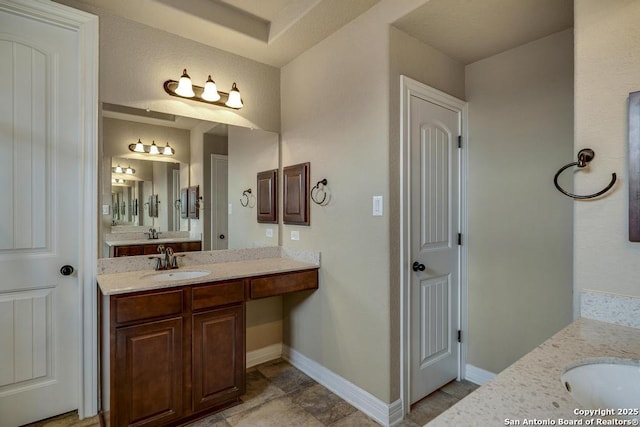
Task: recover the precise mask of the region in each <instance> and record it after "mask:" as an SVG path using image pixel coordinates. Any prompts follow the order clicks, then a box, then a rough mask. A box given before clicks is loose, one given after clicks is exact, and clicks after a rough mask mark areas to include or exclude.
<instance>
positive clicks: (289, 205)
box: [282, 162, 311, 225]
mask: <svg viewBox="0 0 640 427" xmlns="http://www.w3.org/2000/svg"><path fill="white" fill-rule="evenodd" d="M310 168H311V165H310V164H309V163H308V162H307V163H301V164H299V165H293V166H287V167H285V168H283V169H282V174H283V187H284V203H283V207H282V210H283V215H282V216H283V221H284V223H285V224H294V225H309V222H310V219H309V175H310Z"/></svg>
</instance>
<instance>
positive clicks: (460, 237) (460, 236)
mask: <svg viewBox="0 0 640 427" xmlns="http://www.w3.org/2000/svg"><path fill="white" fill-rule="evenodd" d="M458 246H462V233H458Z"/></svg>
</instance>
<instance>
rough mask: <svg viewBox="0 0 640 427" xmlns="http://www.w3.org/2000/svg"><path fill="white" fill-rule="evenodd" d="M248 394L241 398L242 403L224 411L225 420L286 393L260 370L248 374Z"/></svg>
mask: <svg viewBox="0 0 640 427" xmlns="http://www.w3.org/2000/svg"><path fill="white" fill-rule="evenodd" d="M246 378H247V381H246V387H247V390H246V393H245V394H244V395H242V396H241V397H240V398H241V399H242V403H241V404H239V405H236V406H233V407H231V408H229V409H225V410H224V411H222V415H223V416H224V417H225V418H228V417H231V416H233V415H235V414H238V413H240V412H242V411H246V410H248V409H251V408H254V407H256V406H258V405H261V404H263V403H264V402H266V401H268V400H271V399H275V398H277V397H280V396H283V395H284V394H285V393H284V391H282V390H281V389H280V388H278V387H276V386H275V385H273V384H272V383H271V381H269V380H268V379H267V378H266V377H265V376H264V375H262V373H261V372H260V371H258V370H251V371H248V372H247V377H246Z"/></svg>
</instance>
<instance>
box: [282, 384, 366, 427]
mask: <svg viewBox="0 0 640 427" xmlns="http://www.w3.org/2000/svg"><path fill="white" fill-rule="evenodd" d="M290 396H291V399H292V401H293V403H294V404H296V405H299V406H300V407H302V408H303V409H304V410H305V411H307V412H308V413H310V414H311V415H313V416H314V417H316V418H317V419H318V420H320V421H321V422H322V423H323V424H324V425H329V424H332V423H334V422H336V421H337V420H339V419H340V418H344V417H346V416H347V415H350V414H352V413H354V412H356V411H357V409H356V408H354V407H353V406H351V405H350V404H348V403H347V402H346V401H344V400H343V399H341V398H340V397H338V396H336V395H335V394H333V393H332V392H331V391H329V390H328V389H326V388H325V387H323V386H321V385H320V384H316V385H313V386H311V387H307V388H305V389H303V390H300V391H298V392H295V393H292V394H291V395H290Z"/></svg>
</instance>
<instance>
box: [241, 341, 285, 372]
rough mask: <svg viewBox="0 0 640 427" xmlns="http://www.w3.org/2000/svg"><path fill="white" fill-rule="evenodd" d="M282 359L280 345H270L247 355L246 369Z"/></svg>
mask: <svg viewBox="0 0 640 427" xmlns="http://www.w3.org/2000/svg"><path fill="white" fill-rule="evenodd" d="M280 357H282V343H278V344H272V345H269V346H267V347H262V348H259V349H257V350H253V351H250V352H248V353H247V359H246V363H247V368H251V367H252V366H256V365H259V364H261V363H265V362H269V361H270V360H274V359H278V358H280Z"/></svg>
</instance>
